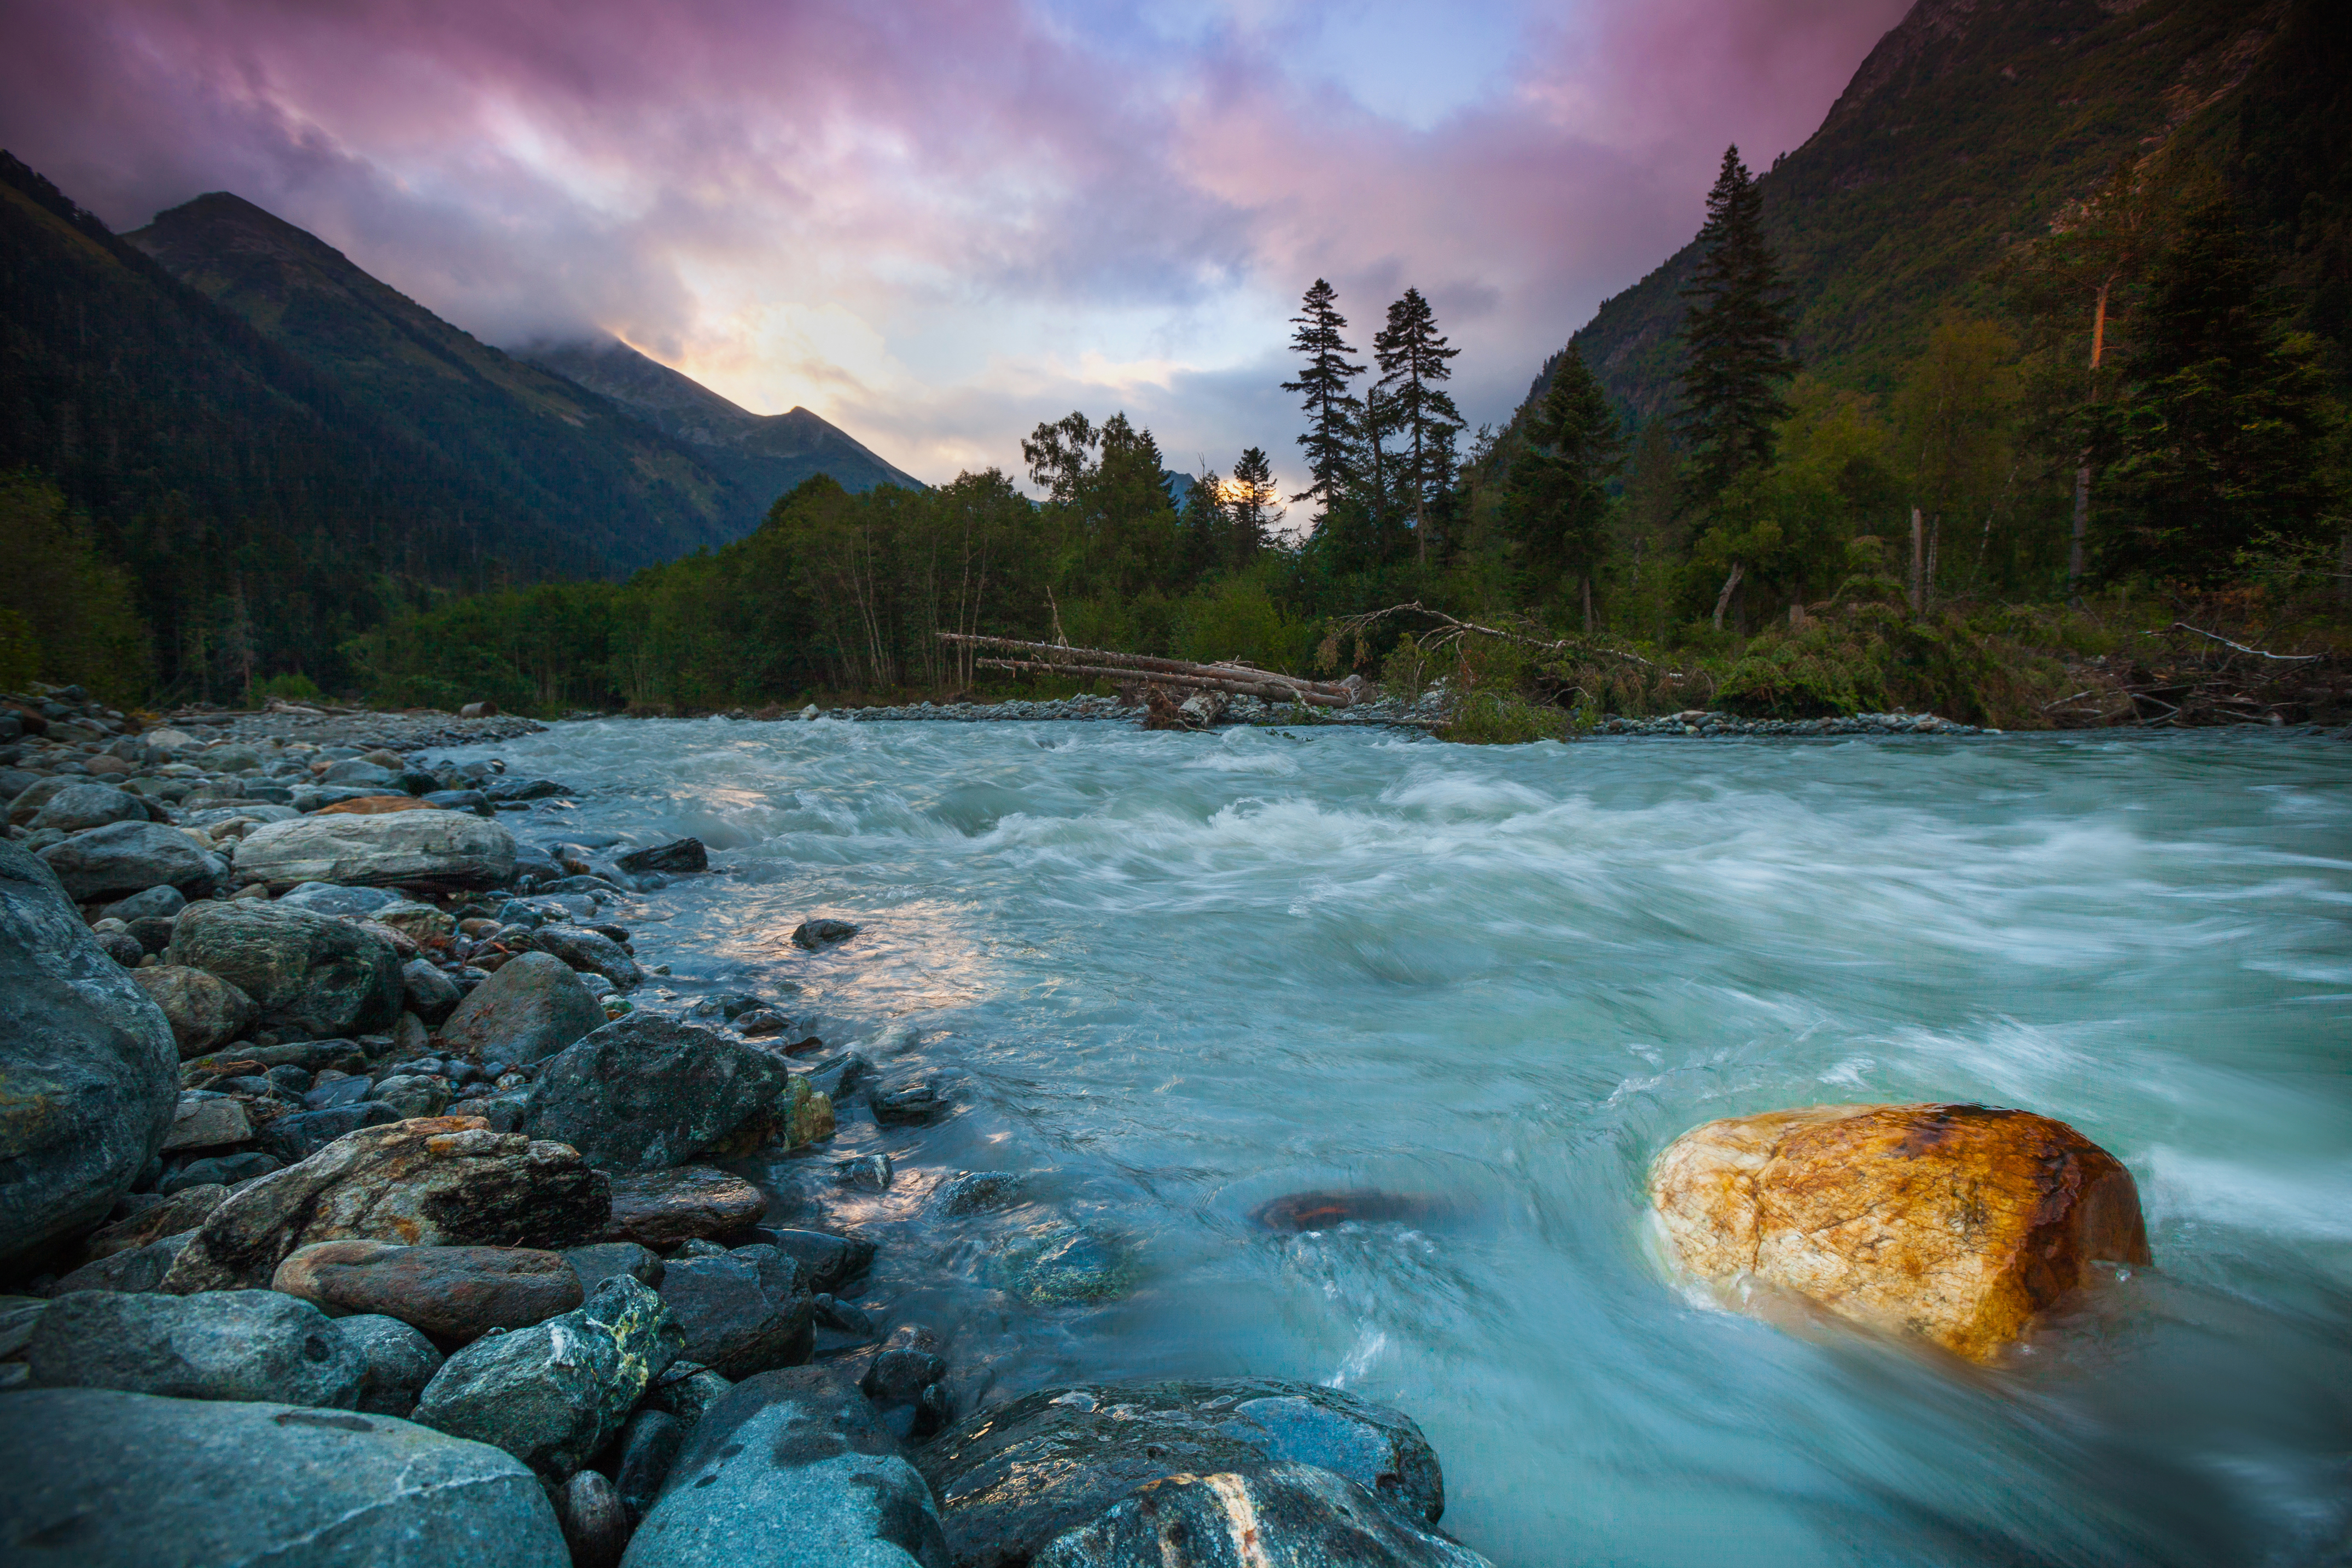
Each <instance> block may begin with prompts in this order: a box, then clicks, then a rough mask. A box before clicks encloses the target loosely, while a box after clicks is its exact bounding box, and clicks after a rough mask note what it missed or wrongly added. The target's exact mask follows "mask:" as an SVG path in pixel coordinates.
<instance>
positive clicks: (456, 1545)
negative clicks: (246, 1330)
mask: <svg viewBox="0 0 2352 1568" xmlns="http://www.w3.org/2000/svg"><path fill="white" fill-rule="evenodd" d="M0 1452H5V1453H6V1454H7V1455H8V1456H9V1460H8V1463H7V1464H5V1465H0V1520H5V1521H7V1523H6V1525H5V1531H6V1536H5V1538H6V1540H7V1542H8V1552H9V1555H10V1558H11V1560H12V1561H19V1562H24V1563H37V1562H54V1563H60V1564H63V1563H75V1564H89V1565H90V1568H164V1565H168V1564H185V1565H189V1568H194V1565H198V1564H206V1565H209V1564H224V1563H255V1564H259V1563H286V1564H294V1563H299V1564H300V1565H301V1568H570V1559H569V1557H568V1556H567V1555H566V1553H565V1552H564V1546H563V1536H562V1532H561V1531H559V1530H558V1529H557V1528H556V1522H555V1514H554V1511H553V1510H552V1509H551V1508H550V1507H549V1506H548V1502H547V1497H546V1494H545V1493H544V1492H543V1491H541V1490H540V1485H539V1482H538V1481H537V1479H534V1478H533V1477H532V1475H531V1473H530V1471H529V1470H528V1469H524V1468H523V1467H522V1466H521V1465H520V1464H518V1463H516V1462H515V1461H514V1460H513V1459H512V1458H509V1457H508V1456H506V1455H505V1454H502V1453H500V1452H499V1451H498V1450H497V1449H496V1448H488V1447H487V1446H485V1445H483V1444H480V1443H469V1442H462V1441H459V1440H458V1439H457V1438H454V1437H444V1436H443V1435H441V1434H440V1433H438V1432H432V1431H427V1430H426V1429H425V1428H424V1427H415V1426H411V1425H410V1424H408V1423H407V1422H405V1421H397V1420H393V1419H391V1418H389V1417H386V1416H362V1415H356V1414H353V1413H352V1412H350V1411H341V1410H318V1409H306V1408H304V1407H302V1406H295V1405H286V1404H276V1403H270V1404H228V1403H222V1402H216V1401H211V1400H194V1399H165V1398H157V1397H154V1396H149V1395H142V1394H123V1393H117V1392H113V1391H111V1390H105V1389H94V1388H77V1389H34V1390H26V1391H20V1392H16V1393H12V1394H5V1395H0ZM262 1500H267V1502H266V1506H264V1505H262ZM36 1543H37V1544H36Z"/></svg>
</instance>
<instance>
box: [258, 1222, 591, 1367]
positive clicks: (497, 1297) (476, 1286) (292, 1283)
mask: <svg viewBox="0 0 2352 1568" xmlns="http://www.w3.org/2000/svg"><path fill="white" fill-rule="evenodd" d="M269 1288H270V1289H271V1290H273V1291H284V1292H285V1293H286V1294H288V1295H289V1296H299V1297H300V1298H302V1300H304V1301H309V1302H311V1303H312V1304H313V1305H315V1306H317V1307H319V1308H320V1309H321V1310H322V1311H324V1312H329V1313H331V1314H335V1315H338V1316H340V1315H341V1314H342V1313H345V1312H377V1313H382V1314H383V1316H385V1317H392V1318H398V1319H399V1320H400V1321H401V1322H404V1323H408V1324H411V1325H413V1326H415V1327H416V1328H420V1329H422V1330H424V1331H425V1333H429V1334H431V1335H432V1336H433V1337H434V1338H436V1339H438V1340H455V1341H458V1342H460V1343H466V1342H470V1341H473V1340H478V1339H479V1338H481V1337H482V1335H484V1334H486V1333H488V1332H489V1331H490V1330H492V1329H520V1328H529V1327H530V1325H531V1324H533V1323H537V1322H546V1321H547V1320H548V1319H549V1318H551V1317H553V1316H555V1315H556V1314H557V1313H558V1312H570V1311H571V1310H572V1308H574V1307H576V1306H578V1305H579V1304H580V1303H581V1301H583V1299H584V1297H583V1293H582V1291H581V1289H580V1278H579V1276H578V1275H576V1274H574V1273H573V1272H572V1266H571V1265H570V1264H569V1263H567V1262H565V1261H564V1260H563V1254H562V1253H561V1252H548V1251H542V1250H541V1249H537V1248H532V1247H403V1246H401V1245H399V1244H398V1243H397V1242H391V1241H317V1242H313V1243H311V1244H310V1246H308V1247H303V1248H299V1249H296V1250H295V1251H294V1252H292V1253H291V1254H289V1256H288V1257H287V1260H286V1261H284V1262H283V1263H280V1264H278V1271H277V1272H276V1273H275V1274H272V1275H271V1276H270V1279H269Z"/></svg>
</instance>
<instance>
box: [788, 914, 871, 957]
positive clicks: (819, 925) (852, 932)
mask: <svg viewBox="0 0 2352 1568" xmlns="http://www.w3.org/2000/svg"><path fill="white" fill-rule="evenodd" d="M856 935H857V927H856V926H855V925H851V924H850V923H849V922H848V921H846V920H834V919H830V918H825V917H820V918H818V919H815V920H803V921H802V922H801V923H800V924H799V925H795V926H793V946H799V947H805V948H807V949H808V950H809V951H810V952H812V953H814V952H815V951H816V950H817V949H818V948H820V947H831V946H835V945H836V944H838V943H843V942H846V941H848V940H849V939H850V938H851V937H852V936H856Z"/></svg>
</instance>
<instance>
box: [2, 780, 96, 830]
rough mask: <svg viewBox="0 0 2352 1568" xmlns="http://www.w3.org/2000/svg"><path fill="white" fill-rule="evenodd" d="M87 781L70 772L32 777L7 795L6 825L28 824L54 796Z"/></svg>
mask: <svg viewBox="0 0 2352 1568" xmlns="http://www.w3.org/2000/svg"><path fill="white" fill-rule="evenodd" d="M11 771H12V772H13V771H14V770H13V769H12V770H11ZM88 782H89V780H88V779H76V778H74V777H73V776H72V775H71V774H59V775H56V776H53V777H50V778H47V779H33V781H32V782H31V783H29V784H27V785H26V786H25V787H24V788H23V789H19V790H17V791H16V793H15V794H13V795H11V796H9V797H8V825H9V826H10V827H14V828H22V827H26V826H28V825H29V824H30V823H31V822H32V821H33V819H34V818H36V817H37V816H39V815H40V814H41V808H42V807H44V806H46V805H47V804H48V803H49V801H50V800H52V799H53V798H54V797H56V796H57V795H58V794H59V793H61V792H63V791H64V790H67V789H72V788H74V787H75V786H76V785H78V784H86V783H88Z"/></svg>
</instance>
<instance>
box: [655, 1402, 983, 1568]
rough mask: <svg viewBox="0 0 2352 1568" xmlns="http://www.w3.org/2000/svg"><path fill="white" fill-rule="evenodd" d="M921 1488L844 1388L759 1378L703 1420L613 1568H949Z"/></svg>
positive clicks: (936, 1519)
mask: <svg viewBox="0 0 2352 1568" xmlns="http://www.w3.org/2000/svg"><path fill="white" fill-rule="evenodd" d="M621 1563H622V1568H703V1565H705V1564H709V1563H827V1564H839V1565H840V1568H949V1563H950V1557H949V1554H948V1546H947V1542H946V1540H945V1539H944V1537H943V1536H942V1534H941V1531H940V1518H939V1513H938V1510H937V1509H936V1507H935V1506H934V1504H933V1503H932V1500H931V1493H930V1489H929V1487H927V1486H925V1485H924V1484H923V1478H922V1477H921V1476H920V1475H919V1474H917V1473H916V1470H915V1468H914V1467H913V1466H912V1465H909V1464H908V1462H907V1461H906V1460H905V1459H904V1458H901V1457H900V1456H899V1454H898V1445H897V1444H896V1443H894V1442H892V1441H891V1440H890V1436H889V1434H888V1433H887V1432H885V1431H883V1430H882V1428H881V1427H879V1426H877V1425H876V1423H875V1420H874V1417H873V1415H872V1413H871V1412H870V1411H868V1410H867V1409H866V1401H865V1399H864V1397H863V1396H860V1395H859V1394H858V1393H857V1391H856V1389H854V1388H849V1387H846V1386H845V1385H843V1384H842V1383H840V1382H839V1381H838V1380H836V1379H835V1377H834V1376H832V1375H830V1374H828V1373H826V1372H824V1371H822V1370H820V1369H818V1368H815V1367H803V1368H800V1369H797V1370H794V1371H791V1372H769V1373H762V1374H761V1375H759V1376H758V1377H754V1378H752V1379H751V1380H750V1381H748V1382H745V1383H740V1384H738V1385H735V1386H734V1387H733V1388H730V1389H729V1390H728V1391H727V1393H726V1394H725V1395H724V1396H721V1397H720V1398H719V1402H718V1403H717V1404H715V1405H713V1406H711V1407H710V1409H709V1411H708V1412H707V1413H706V1414H705V1415H704V1416H703V1417H702V1419H701V1421H700V1422H699V1423H698V1425H697V1426H696V1427H695V1428H694V1432H693V1435H692V1436H691V1437H688V1440H687V1445H686V1448H685V1450H684V1451H683V1452H681V1453H680V1454H679V1455H678V1457H677V1462H676V1463H675V1464H674V1465H673V1466H672V1467H671V1469H670V1472H669V1479H668V1481H667V1484H666V1485H665V1486H664V1487H663V1489H662V1491H661V1499H660V1500H659V1501H658V1502H656V1504H655V1505H654V1508H653V1511H652V1512H650V1513H648V1514H647V1515H646V1521H645V1523H644V1524H643V1525H641V1526H639V1527H638V1530H637V1533H636V1535H635V1538H634V1539H633V1540H631V1541H630V1542H629V1550H628V1552H627V1553H626V1555H625V1556H624V1557H623V1558H622V1559H621Z"/></svg>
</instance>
